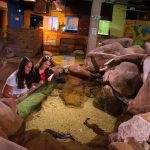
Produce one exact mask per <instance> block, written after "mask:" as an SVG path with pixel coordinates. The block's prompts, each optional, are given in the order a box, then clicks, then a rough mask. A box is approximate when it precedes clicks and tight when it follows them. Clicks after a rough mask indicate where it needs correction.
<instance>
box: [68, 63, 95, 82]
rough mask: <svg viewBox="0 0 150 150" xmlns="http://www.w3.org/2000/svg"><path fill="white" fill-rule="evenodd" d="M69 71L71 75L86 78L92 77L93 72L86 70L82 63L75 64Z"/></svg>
mask: <svg viewBox="0 0 150 150" xmlns="http://www.w3.org/2000/svg"><path fill="white" fill-rule="evenodd" d="M69 72H70V74H71V75H74V76H76V77H79V78H82V79H84V80H88V79H91V77H92V73H91V72H89V71H87V70H85V69H84V68H83V67H81V66H80V65H73V66H70V67H69Z"/></svg>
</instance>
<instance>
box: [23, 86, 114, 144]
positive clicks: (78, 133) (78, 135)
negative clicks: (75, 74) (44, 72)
mask: <svg viewBox="0 0 150 150" xmlns="http://www.w3.org/2000/svg"><path fill="white" fill-rule="evenodd" d="M60 93H61V90H58V89H55V90H53V92H52V93H51V95H50V96H49V97H48V98H47V99H46V100H45V101H44V102H43V103H42V106H41V109H40V110H39V111H37V112H33V113H32V114H31V115H30V116H29V117H28V118H27V120H26V130H29V129H35V128H38V129H40V130H42V131H43V130H45V129H52V130H54V131H58V132H63V133H67V132H68V133H71V134H72V135H73V137H74V138H75V139H76V140H77V141H79V142H81V143H88V142H90V141H91V140H92V139H94V137H95V136H96V134H95V133H94V132H93V131H92V130H91V129H89V128H87V127H86V126H85V125H84V124H83V122H84V121H85V120H86V119H87V118H90V120H89V121H88V122H89V123H94V124H97V125H98V126H99V127H100V128H102V129H103V130H105V131H107V132H111V131H113V129H114V124H115V121H116V118H115V117H113V116H110V115H108V114H107V113H105V112H103V111H101V110H99V109H97V108H95V107H94V106H93V100H94V99H92V98H87V101H86V102H85V103H84V104H83V107H81V108H76V107H70V106H66V105H64V103H63V101H62V99H61V98H60V96H59V94H60Z"/></svg>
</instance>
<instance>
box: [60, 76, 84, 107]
mask: <svg viewBox="0 0 150 150" xmlns="http://www.w3.org/2000/svg"><path fill="white" fill-rule="evenodd" d="M62 98H63V99H64V102H65V104H67V105H73V106H77V107H79V106H81V104H82V103H83V102H84V101H85V94H84V82H83V80H82V79H80V78H77V77H73V76H69V77H68V80H67V82H66V84H65V85H64V87H63V90H62Z"/></svg>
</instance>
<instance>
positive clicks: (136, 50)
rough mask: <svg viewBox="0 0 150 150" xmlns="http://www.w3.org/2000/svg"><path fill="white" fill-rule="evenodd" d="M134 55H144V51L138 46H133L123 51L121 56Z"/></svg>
mask: <svg viewBox="0 0 150 150" xmlns="http://www.w3.org/2000/svg"><path fill="white" fill-rule="evenodd" d="M135 53H138V54H145V50H144V49H143V48H142V47H140V46H138V45H134V46H132V47H128V48H124V49H123V54H124V55H127V54H135Z"/></svg>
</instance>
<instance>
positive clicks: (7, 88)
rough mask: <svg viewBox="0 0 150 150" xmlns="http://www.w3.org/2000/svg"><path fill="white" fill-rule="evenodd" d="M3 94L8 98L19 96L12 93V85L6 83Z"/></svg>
mask: <svg viewBox="0 0 150 150" xmlns="http://www.w3.org/2000/svg"><path fill="white" fill-rule="evenodd" d="M2 95H3V96H4V97H6V98H17V96H15V95H12V86H10V85H8V84H6V85H5V86H4V89H3V92H2Z"/></svg>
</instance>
